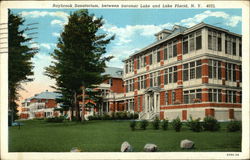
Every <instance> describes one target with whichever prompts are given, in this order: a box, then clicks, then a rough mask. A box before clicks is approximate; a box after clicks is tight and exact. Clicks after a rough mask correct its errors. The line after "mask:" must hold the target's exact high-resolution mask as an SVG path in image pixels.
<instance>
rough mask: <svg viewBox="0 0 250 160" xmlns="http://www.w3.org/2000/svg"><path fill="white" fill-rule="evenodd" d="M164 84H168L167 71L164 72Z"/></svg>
mask: <svg viewBox="0 0 250 160" xmlns="http://www.w3.org/2000/svg"><path fill="white" fill-rule="evenodd" d="M164 84H165V85H166V84H168V69H165V70H164Z"/></svg>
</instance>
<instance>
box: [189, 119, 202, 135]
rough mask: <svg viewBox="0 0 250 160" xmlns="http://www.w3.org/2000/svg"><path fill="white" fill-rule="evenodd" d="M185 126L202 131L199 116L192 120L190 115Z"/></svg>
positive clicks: (195, 130)
mask: <svg viewBox="0 0 250 160" xmlns="http://www.w3.org/2000/svg"><path fill="white" fill-rule="evenodd" d="M187 126H188V127H189V128H190V130H192V131H194V132H200V131H202V123H201V122H200V118H197V119H195V120H193V118H192V117H190V119H189V120H188V122H187Z"/></svg>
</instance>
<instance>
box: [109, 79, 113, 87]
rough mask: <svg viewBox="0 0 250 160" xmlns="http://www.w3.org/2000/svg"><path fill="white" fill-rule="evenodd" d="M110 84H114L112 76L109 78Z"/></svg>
mask: <svg viewBox="0 0 250 160" xmlns="http://www.w3.org/2000/svg"><path fill="white" fill-rule="evenodd" d="M109 84H110V86H113V80H112V78H110V79H109Z"/></svg>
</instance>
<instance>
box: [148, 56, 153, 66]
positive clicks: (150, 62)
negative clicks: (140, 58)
mask: <svg viewBox="0 0 250 160" xmlns="http://www.w3.org/2000/svg"><path fill="white" fill-rule="evenodd" d="M152 63H153V56H152V54H150V55H149V64H150V65H151V64H152Z"/></svg>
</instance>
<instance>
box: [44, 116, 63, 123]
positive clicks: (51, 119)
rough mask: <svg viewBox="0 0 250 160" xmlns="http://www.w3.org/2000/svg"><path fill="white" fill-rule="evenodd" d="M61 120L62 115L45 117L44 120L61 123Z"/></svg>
mask: <svg viewBox="0 0 250 160" xmlns="http://www.w3.org/2000/svg"><path fill="white" fill-rule="evenodd" d="M63 120H64V117H63V116H60V117H52V118H47V119H46V122H53V123H61V122H63Z"/></svg>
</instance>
